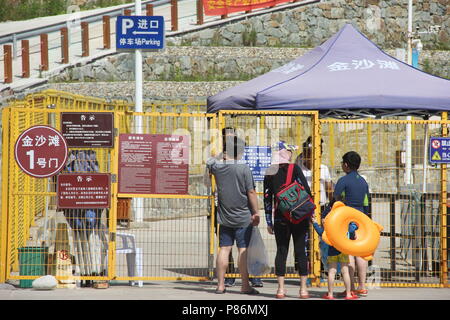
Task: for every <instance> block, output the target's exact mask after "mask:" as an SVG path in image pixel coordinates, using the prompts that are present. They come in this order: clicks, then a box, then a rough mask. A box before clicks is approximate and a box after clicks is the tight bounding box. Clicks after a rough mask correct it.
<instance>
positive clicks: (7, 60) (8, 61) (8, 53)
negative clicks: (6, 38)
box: [3, 44, 13, 83]
mask: <svg viewBox="0 0 450 320" xmlns="http://www.w3.org/2000/svg"><path fill="white" fill-rule="evenodd" d="M3 63H4V66H5V83H11V82H12V78H13V76H12V46H11V45H10V44H5V45H4V46H3Z"/></svg>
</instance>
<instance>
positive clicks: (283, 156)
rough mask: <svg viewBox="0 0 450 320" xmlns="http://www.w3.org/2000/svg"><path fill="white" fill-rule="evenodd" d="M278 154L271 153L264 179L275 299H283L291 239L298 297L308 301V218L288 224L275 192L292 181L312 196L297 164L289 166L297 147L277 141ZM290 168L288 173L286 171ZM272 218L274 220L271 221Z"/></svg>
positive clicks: (276, 152) (265, 209)
mask: <svg viewBox="0 0 450 320" xmlns="http://www.w3.org/2000/svg"><path fill="white" fill-rule="evenodd" d="M277 149H278V150H277V151H273V153H272V164H271V166H270V167H269V168H267V170H266V173H265V177H264V211H265V216H266V222H267V229H268V232H269V233H270V234H275V241H276V245H277V253H276V257H275V274H276V276H277V281H278V290H277V294H276V298H279V299H282V298H285V296H286V290H285V287H284V277H285V274H286V260H287V256H288V252H289V242H290V239H291V237H292V238H293V240H294V254H295V258H296V259H295V260H296V261H297V263H298V272H299V275H300V292H299V298H301V299H307V298H309V294H308V291H307V286H306V282H307V277H308V261H307V257H306V251H305V240H306V234H307V232H308V230H309V223H310V217H309V216H306V218H304V219H303V220H302V221H300V222H297V221H295V222H294V223H293V222H291V221H289V220H288V219H287V218H286V217H285V215H284V214H283V212H280V210H278V208H277V206H278V199H277V193H278V192H279V191H280V189H281V187H282V186H284V185H286V184H287V183H290V182H292V181H296V182H298V183H299V184H300V185H302V186H303V187H304V190H305V191H306V192H307V193H308V194H309V195H310V196H311V190H310V189H309V186H308V183H307V181H306V178H305V176H304V174H303V172H302V170H301V169H300V167H299V166H297V165H296V164H290V162H291V158H292V152H293V151H294V150H296V149H297V147H296V146H291V145H287V144H286V143H285V142H284V141H280V142H279V143H278V146H277ZM289 167H290V170H289ZM288 174H291V176H292V177H291V181H287V178H288ZM272 219H273V221H272Z"/></svg>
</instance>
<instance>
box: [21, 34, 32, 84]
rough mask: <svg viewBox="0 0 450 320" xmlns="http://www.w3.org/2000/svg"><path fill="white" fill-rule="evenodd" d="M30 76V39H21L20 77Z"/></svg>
mask: <svg viewBox="0 0 450 320" xmlns="http://www.w3.org/2000/svg"><path fill="white" fill-rule="evenodd" d="M29 77H30V41H29V40H22V78H29Z"/></svg>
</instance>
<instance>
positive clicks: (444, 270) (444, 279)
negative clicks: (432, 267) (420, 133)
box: [440, 112, 449, 287]
mask: <svg viewBox="0 0 450 320" xmlns="http://www.w3.org/2000/svg"><path fill="white" fill-rule="evenodd" d="M441 118H442V120H443V121H446V120H447V119H448V113H447V112H442V116H441ZM442 136H443V137H447V136H448V128H447V124H442ZM447 199H448V194H447V164H445V163H442V164H441V254H440V256H441V284H442V285H443V286H444V287H448V286H449V285H448V261H447V259H448V251H447V250H448V243H447V241H448V239H447V236H448V235H447V223H448V221H447V210H448V209H447V208H448V207H447V206H448V204H447Z"/></svg>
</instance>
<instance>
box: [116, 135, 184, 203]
mask: <svg viewBox="0 0 450 320" xmlns="http://www.w3.org/2000/svg"><path fill="white" fill-rule="evenodd" d="M189 145H190V141H189V136H181V135H169V134H121V135H120V136H119V148H120V149H119V193H135V194H187V193H188V186H189Z"/></svg>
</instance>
